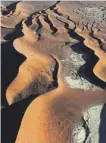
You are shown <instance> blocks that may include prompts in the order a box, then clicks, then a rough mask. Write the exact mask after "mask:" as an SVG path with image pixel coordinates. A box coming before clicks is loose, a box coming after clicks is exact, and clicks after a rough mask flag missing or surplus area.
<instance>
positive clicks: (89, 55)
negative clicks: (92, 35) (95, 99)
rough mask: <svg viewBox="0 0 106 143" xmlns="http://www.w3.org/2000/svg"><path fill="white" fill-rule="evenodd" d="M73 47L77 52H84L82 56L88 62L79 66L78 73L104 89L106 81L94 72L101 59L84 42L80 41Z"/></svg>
mask: <svg viewBox="0 0 106 143" xmlns="http://www.w3.org/2000/svg"><path fill="white" fill-rule="evenodd" d="M71 48H72V50H73V51H75V52H76V53H79V54H82V58H83V59H84V61H85V62H86V63H85V64H84V65H82V66H81V67H80V68H79V70H78V75H79V76H80V77H83V78H84V79H86V80H88V81H89V82H91V83H92V84H94V85H96V86H99V87H101V88H102V89H105V88H106V83H105V82H103V81H102V80H100V79H99V78H98V77H96V76H95V74H94V73H93V68H94V66H95V65H96V63H97V62H98V60H99V59H98V57H97V56H96V55H95V54H94V52H93V51H92V50H91V49H89V48H88V47H86V46H85V45H84V44H83V42H79V43H77V44H75V45H73V46H72V47H71Z"/></svg>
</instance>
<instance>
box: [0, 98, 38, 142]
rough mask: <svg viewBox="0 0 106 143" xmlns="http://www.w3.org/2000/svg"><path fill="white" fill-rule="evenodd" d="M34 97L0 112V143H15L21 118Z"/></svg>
mask: <svg viewBox="0 0 106 143" xmlns="http://www.w3.org/2000/svg"><path fill="white" fill-rule="evenodd" d="M34 98H35V96H30V97H29V98H28V99H25V100H22V101H20V102H18V103H15V104H13V105H11V106H9V107H7V108H4V109H2V111H1V129H2V132H1V142H2V143H15V140H16V136H17V133H18V130H19V127H20V124H21V120H22V117H23V115H24V113H25V111H26V109H27V107H28V105H29V104H30V103H31V102H32V100H33V99H34Z"/></svg>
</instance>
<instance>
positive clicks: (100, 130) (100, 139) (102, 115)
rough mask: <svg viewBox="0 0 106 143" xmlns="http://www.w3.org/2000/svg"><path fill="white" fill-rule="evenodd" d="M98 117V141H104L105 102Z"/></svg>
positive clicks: (105, 137) (105, 122)
mask: <svg viewBox="0 0 106 143" xmlns="http://www.w3.org/2000/svg"><path fill="white" fill-rule="evenodd" d="M100 118H101V123H100V127H99V143H106V104H105V105H104V106H103V109H102V111H101V117H100Z"/></svg>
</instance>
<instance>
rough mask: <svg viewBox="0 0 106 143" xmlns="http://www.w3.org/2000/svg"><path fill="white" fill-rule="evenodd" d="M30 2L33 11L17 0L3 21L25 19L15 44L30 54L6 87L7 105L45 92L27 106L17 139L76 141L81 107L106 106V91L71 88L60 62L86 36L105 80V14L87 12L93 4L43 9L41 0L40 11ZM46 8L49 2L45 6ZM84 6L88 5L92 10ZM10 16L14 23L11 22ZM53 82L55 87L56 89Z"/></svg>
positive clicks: (95, 69)
mask: <svg viewBox="0 0 106 143" xmlns="http://www.w3.org/2000/svg"><path fill="white" fill-rule="evenodd" d="M35 5H36V3H35ZM44 6H45V5H44ZM97 6H98V3H97ZM29 7H31V11H29V8H28V5H27V3H24V2H19V3H17V5H16V9H15V12H10V13H9V14H8V15H4V16H2V21H1V25H2V26H4V27H9V28H14V27H15V26H16V25H17V24H18V23H19V22H21V21H22V27H23V28H22V33H23V36H21V37H18V38H16V39H15V40H14V42H13V45H14V48H15V50H16V51H18V52H19V53H20V54H23V55H24V56H25V57H26V60H25V61H24V62H23V63H22V64H21V65H20V67H19V71H18V74H17V76H16V77H15V79H14V80H13V81H12V83H11V84H10V85H9V87H8V88H7V90H6V99H7V101H8V104H9V105H11V104H13V103H15V102H18V101H20V100H23V99H25V98H28V97H29V96H31V95H36V94H42V95H41V96H39V97H38V98H36V99H34V101H33V102H32V103H31V104H30V105H29V106H28V108H27V110H26V112H25V115H24V117H23V119H22V123H21V126H20V129H19V133H18V135H17V138H16V143H20V142H23V143H27V142H28V143H29V142H31V143H33V142H47V143H57V142H58V141H60V142H61V143H70V142H73V140H74V139H73V136H72V132H73V129H74V128H75V126H76V125H77V124H78V123H80V122H81V120H82V112H83V111H86V110H87V109H88V108H90V107H92V106H95V105H99V104H102V105H103V104H104V103H105V102H106V91H99V90H98V91H90V90H87V91H85V90H81V89H72V88H70V87H69V86H68V85H67V84H66V83H65V79H64V77H65V75H66V71H65V70H66V68H65V66H64V65H62V63H61V62H63V61H66V60H67V59H69V57H70V55H72V52H73V51H72V49H71V48H70V46H72V45H74V44H77V43H79V42H80V39H83V41H82V42H83V44H84V45H85V46H86V47H88V48H89V49H91V50H92V51H93V52H94V54H95V55H96V56H97V57H98V61H97V63H96V64H95V65H94V67H93V72H94V74H95V75H96V76H97V77H98V78H99V79H101V80H102V81H103V82H106V52H105V51H106V47H105V46H106V37H105V36H106V35H105V34H106V31H105V22H106V19H105V15H103V18H104V19H102V22H101V23H100V21H101V17H100V18H98V21H97V22H96V21H95V20H96V17H95V16H94V19H93V18H92V16H89V14H91V11H92V10H94V11H93V12H95V9H94V8H92V7H91V6H89V4H87V3H83V4H82V3H80V2H78V3H75V2H60V3H57V4H56V5H55V6H54V7H53V8H51V9H47V10H43V11H41V10H42V9H43V8H42V7H43V6H42V4H41V5H40V6H39V7H38V9H37V10H36V11H37V13H35V12H36V11H35V9H34V3H32V2H31V5H29ZM47 7H49V5H48V4H47V5H46V6H45V7H44V8H45V9H46V8H47ZM79 7H80V8H79ZM95 7H96V6H95ZM73 8H74V9H75V11H74V9H73ZM84 8H85V9H84ZM83 9H84V10H85V11H87V10H88V11H87V12H88V15H86V14H85V13H84V12H85V11H84V10H83ZM39 10H40V11H39ZM38 11H39V12H38ZM101 11H102V10H101ZM104 12H105V10H104ZM103 14H104V13H103ZM27 16H29V17H27ZM26 17H27V18H26ZM88 17H89V19H88ZM23 19H24V20H23ZM7 20H8V21H10V22H8V23H7ZM4 35H5V33H4ZM3 37H4V36H3ZM77 37H78V38H77ZM4 40H5V38H4ZM86 47H85V48H86ZM78 48H79V47H78ZM54 82H55V83H56V84H57V86H54V87H55V88H56V89H53V88H54V87H53V83H54ZM50 90H52V91H50ZM45 92H47V93H45ZM80 95H81V96H80ZM66 119H67V120H66ZM26 137H27V138H26Z"/></svg>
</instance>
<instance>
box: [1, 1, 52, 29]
mask: <svg viewBox="0 0 106 143" xmlns="http://www.w3.org/2000/svg"><path fill="white" fill-rule="evenodd" d="M43 3H44V6H43V5H42V3H41V2H36V1H32V2H30V1H29V2H28V1H27V2H24V1H22V2H18V3H17V4H16V8H15V9H13V11H10V13H9V14H7V15H2V16H1V26H3V27H7V28H15V27H16V25H17V24H19V23H20V22H21V21H22V20H23V19H24V18H26V17H28V16H29V15H31V14H32V13H37V12H38V11H41V10H43V9H47V8H48V7H50V6H52V5H53V4H55V2H43Z"/></svg>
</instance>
